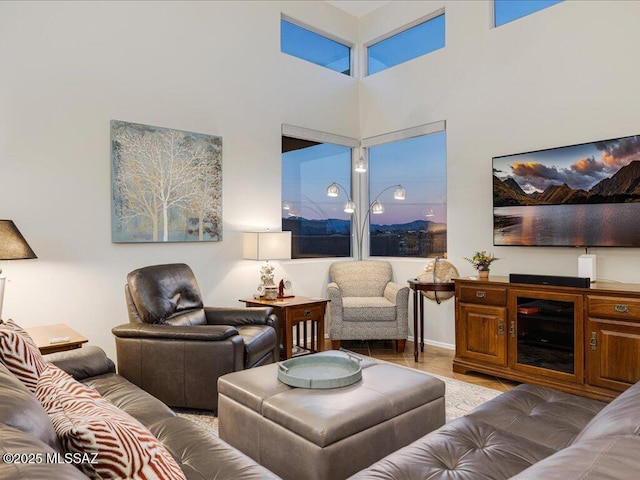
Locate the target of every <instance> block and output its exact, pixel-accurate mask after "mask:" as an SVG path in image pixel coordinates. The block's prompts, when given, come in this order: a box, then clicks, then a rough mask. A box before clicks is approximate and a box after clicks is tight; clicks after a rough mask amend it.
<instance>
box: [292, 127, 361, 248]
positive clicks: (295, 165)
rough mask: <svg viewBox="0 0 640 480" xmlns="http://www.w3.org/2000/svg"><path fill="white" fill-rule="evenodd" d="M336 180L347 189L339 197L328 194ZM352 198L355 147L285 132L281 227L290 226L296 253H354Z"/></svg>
mask: <svg viewBox="0 0 640 480" xmlns="http://www.w3.org/2000/svg"><path fill="white" fill-rule="evenodd" d="M334 182H336V183H338V184H339V185H340V186H341V187H343V188H344V189H346V190H345V191H342V190H341V191H340V193H339V200H340V201H336V200H337V199H336V198H330V197H328V196H327V187H328V186H329V185H331V184H332V183H334ZM347 191H348V192H347ZM347 195H348V197H347ZM349 198H351V147H348V146H343V145H336V144H331V143H321V142H316V141H310V140H304V139H299V138H293V137H289V136H283V137H282V230H283V231H290V232H291V245H292V246H291V250H292V251H291V258H314V257H316V258H318V257H348V256H350V255H351V214H349V213H345V212H344V211H343V206H344V203H345V202H346V201H347V200H348V199H349Z"/></svg>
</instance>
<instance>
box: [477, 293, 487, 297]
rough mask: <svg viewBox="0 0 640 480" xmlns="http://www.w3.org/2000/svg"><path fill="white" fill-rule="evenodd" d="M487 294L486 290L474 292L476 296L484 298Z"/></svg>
mask: <svg viewBox="0 0 640 480" xmlns="http://www.w3.org/2000/svg"><path fill="white" fill-rule="evenodd" d="M486 296H487V292H476V297H478V298H484V297H486Z"/></svg>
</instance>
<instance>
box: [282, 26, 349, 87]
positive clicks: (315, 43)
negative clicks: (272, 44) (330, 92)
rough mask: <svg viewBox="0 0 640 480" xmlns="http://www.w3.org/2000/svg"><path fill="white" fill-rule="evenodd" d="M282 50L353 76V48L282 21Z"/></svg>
mask: <svg viewBox="0 0 640 480" xmlns="http://www.w3.org/2000/svg"><path fill="white" fill-rule="evenodd" d="M280 50H281V51H282V52H283V53H287V54H289V55H293V56H294V57H298V58H301V59H303V60H307V61H308V62H312V63H315V64H316V65H320V66H322V67H326V68H328V69H330V70H334V71H336V72H340V73H344V74H345V75H350V74H351V48H350V47H349V46H347V45H343V44H342V43H339V42H336V41H335V40H331V39H330V38H327V37H324V36H322V35H319V34H317V33H315V32H312V31H311V30H307V29H306V28H302V27H300V26H298V25H296V24H294V23H291V22H288V21H286V20H284V19H282V20H281V21H280Z"/></svg>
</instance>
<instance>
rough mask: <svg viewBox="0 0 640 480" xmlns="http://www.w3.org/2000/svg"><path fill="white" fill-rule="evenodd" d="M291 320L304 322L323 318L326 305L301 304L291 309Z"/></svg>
mask: <svg viewBox="0 0 640 480" xmlns="http://www.w3.org/2000/svg"><path fill="white" fill-rule="evenodd" d="M290 312H291V313H290V315H291V320H293V321H294V322H302V321H305V320H321V319H322V318H323V316H324V305H310V306H305V305H301V306H299V307H292V308H291V309H290Z"/></svg>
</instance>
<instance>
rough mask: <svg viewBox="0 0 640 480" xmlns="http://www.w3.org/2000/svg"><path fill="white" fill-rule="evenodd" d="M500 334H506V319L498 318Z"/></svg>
mask: <svg viewBox="0 0 640 480" xmlns="http://www.w3.org/2000/svg"><path fill="white" fill-rule="evenodd" d="M498 335H504V320H502V319H500V320H498Z"/></svg>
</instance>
